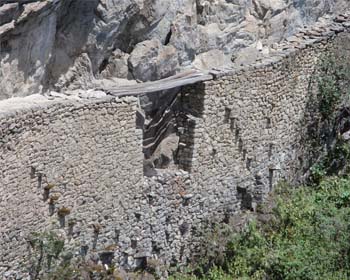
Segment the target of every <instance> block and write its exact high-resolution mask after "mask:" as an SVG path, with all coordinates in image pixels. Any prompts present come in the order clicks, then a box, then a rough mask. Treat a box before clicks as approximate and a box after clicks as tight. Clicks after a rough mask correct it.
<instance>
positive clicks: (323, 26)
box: [209, 10, 350, 80]
mask: <svg viewBox="0 0 350 280" xmlns="http://www.w3.org/2000/svg"><path fill="white" fill-rule="evenodd" d="M341 33H350V11H349V10H348V11H346V12H344V13H342V14H339V15H337V16H335V17H329V16H328V17H325V18H322V20H320V21H319V22H317V23H315V24H314V25H313V26H311V27H309V28H306V29H302V30H300V31H299V32H298V33H296V34H294V35H293V36H291V37H288V38H286V39H285V40H284V41H282V42H281V43H279V44H275V45H274V46H273V48H272V49H271V52H270V53H269V55H267V56H265V57H262V58H259V59H257V60H256V61H255V62H253V63H250V64H245V65H243V64H241V65H236V66H235V68H229V69H228V68H223V69H212V70H211V71H209V73H210V74H212V75H213V76H214V80H217V79H222V78H225V77H230V76H234V75H237V74H240V73H243V72H248V71H251V70H253V69H263V68H265V67H270V66H274V65H276V64H278V63H281V62H282V61H283V60H284V59H286V58H288V57H291V56H293V55H295V54H297V53H298V52H300V51H302V50H304V49H307V48H311V47H315V46H317V45H319V44H325V43H327V42H328V41H329V40H332V39H334V38H335V37H336V36H337V35H339V34H341Z"/></svg>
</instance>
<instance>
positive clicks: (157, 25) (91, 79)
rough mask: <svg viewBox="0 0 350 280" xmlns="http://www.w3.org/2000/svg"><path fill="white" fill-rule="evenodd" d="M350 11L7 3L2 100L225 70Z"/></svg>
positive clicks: (216, 3)
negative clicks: (329, 17)
mask: <svg viewBox="0 0 350 280" xmlns="http://www.w3.org/2000/svg"><path fill="white" fill-rule="evenodd" d="M347 6H350V4H349V3H348V0H41V1H40V0H37V1H36V0H0V99H4V98H8V97H13V96H25V95H29V94H32V93H38V92H43V91H46V90H55V91H62V90H65V89H70V90H72V89H77V88H89V87H95V86H98V85H99V84H101V83H108V82H110V81H113V82H114V83H123V84H124V83H129V82H135V81H137V82H142V81H149V80H157V79H161V78H164V77H167V76H170V75H173V74H175V73H176V72H179V71H181V70H182V69H184V68H191V67H195V68H199V69H210V68H215V67H222V66H223V65H229V64H231V63H232V62H235V60H236V59H237V58H239V59H240V57H241V56H242V57H244V49H247V47H248V49H249V50H250V52H251V50H252V49H253V50H256V51H257V52H260V53H262V54H268V52H269V49H270V48H273V44H274V43H275V42H278V41H280V40H282V39H283V38H286V37H287V36H289V35H291V34H292V33H293V32H295V31H296V30H298V29H300V28H303V27H304V26H305V25H309V24H312V23H313V22H315V21H316V20H317V19H319V18H320V17H322V16H324V15H326V14H331V13H334V12H336V11H341V10H342V9H344V8H345V7H347ZM242 54H243V55H242ZM240 62H242V60H240ZM243 63H244V60H243ZM231 66H232V65H231Z"/></svg>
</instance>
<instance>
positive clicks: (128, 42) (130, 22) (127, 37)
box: [114, 6, 170, 54]
mask: <svg viewBox="0 0 350 280" xmlns="http://www.w3.org/2000/svg"><path fill="white" fill-rule="evenodd" d="M131 9H134V10H135V12H133V15H132V16H131V17H129V18H124V19H123V20H122V22H121V28H120V29H121V30H123V32H121V33H120V35H119V36H118V37H117V38H116V40H115V42H116V44H115V46H114V47H115V49H117V48H118V49H120V50H121V51H123V52H125V53H129V54H130V53H131V52H132V51H133V49H134V48H135V46H136V45H137V44H138V43H140V42H142V41H145V40H148V39H149V38H148V34H150V33H151V32H152V30H154V29H155V28H156V27H157V26H158V24H159V22H160V20H161V19H159V20H158V21H156V22H154V23H153V24H150V22H149V21H148V19H147V18H146V17H145V16H144V15H142V14H140V11H139V9H138V8H137V6H135V7H134V6H131V7H129V10H131ZM140 22H141V23H142V25H143V26H145V27H144V28H142V29H139V26H140ZM169 40H170V38H169Z"/></svg>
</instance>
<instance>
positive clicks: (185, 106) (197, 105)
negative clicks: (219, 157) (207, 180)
mask: <svg viewBox="0 0 350 280" xmlns="http://www.w3.org/2000/svg"><path fill="white" fill-rule="evenodd" d="M204 96H205V84H204V83H198V84H195V85H191V86H188V87H184V88H183V89H182V91H181V93H180V102H181V105H182V112H181V115H180V116H179V147H178V150H177V154H176V164H177V165H178V167H179V168H180V169H183V170H185V171H188V172H191V171H192V162H193V152H194V145H195V130H196V126H197V124H198V122H199V121H201V118H202V117H203V110H204Z"/></svg>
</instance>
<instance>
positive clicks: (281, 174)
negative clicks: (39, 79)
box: [0, 19, 350, 279]
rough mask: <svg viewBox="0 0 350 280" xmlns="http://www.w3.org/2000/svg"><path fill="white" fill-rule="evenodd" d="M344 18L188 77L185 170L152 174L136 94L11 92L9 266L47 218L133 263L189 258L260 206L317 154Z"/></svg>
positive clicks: (77, 245) (4, 202)
mask: <svg viewBox="0 0 350 280" xmlns="http://www.w3.org/2000/svg"><path fill="white" fill-rule="evenodd" d="M349 20H350V19H349ZM344 26H345V27H346V25H344ZM345 27H341V28H340V27H339V26H338V27H334V26H333V27H331V28H333V29H335V30H336V31H332V30H330V29H326V31H327V30H328V31H329V32H328V33H327V32H326V31H324V32H323V33H322V32H321V33H322V34H321V35H317V34H316V35H315V32H313V33H312V34H313V35H312V34H311V35H306V34H304V35H302V36H301V37H297V38H296V39H295V40H296V41H293V42H292V43H288V44H286V45H281V51H276V52H275V53H274V55H273V56H270V57H269V58H267V59H266V60H263V61H260V62H257V63H255V64H254V65H251V66H249V67H242V69H240V70H236V71H234V72H230V73H227V72H226V73H220V72H215V73H214V75H215V77H214V79H213V80H212V81H209V82H205V83H200V84H196V85H194V86H190V87H185V88H183V89H182V91H181V92H180V93H179V96H178V100H177V102H178V103H177V104H179V105H178V106H179V108H181V112H179V114H178V115H177V116H176V118H177V122H178V123H177V126H178V128H177V129H178V134H179V137H180V143H179V149H178V151H177V156H176V158H175V159H176V161H175V163H176V164H178V166H179V167H180V169H183V170H185V171H183V170H156V171H155V173H154V174H155V175H154V176H152V177H144V176H143V159H144V158H143V154H142V135H141V134H142V133H141V131H140V130H138V129H137V128H136V109H137V108H136V104H137V100H136V99H134V98H121V99H117V100H115V99H104V100H97V101H96V100H95V101H93V100H90V101H89V100H81V99H80V100H64V101H62V100H53V101H50V100H48V99H46V98H45V97H42V96H33V97H29V98H25V99H16V100H8V101H1V103H0V119H1V126H0V129H1V130H0V133H1V134H0V135H1V138H0V139H1V140H0V151H1V154H0V166H1V171H0V180H1V181H0V194H1V196H0V217H1V220H0V234H1V235H0V236H1V239H0V252H1V256H0V275H1V276H4V277H3V278H5V279H13V278H11V277H13V276H14V275H16V273H19V274H18V275H21V273H20V272H19V271H20V270H21V269H23V267H24V263H25V256H27V247H26V242H25V239H26V238H27V237H28V235H29V233H30V232H32V231H42V230H45V229H46V230H50V229H55V230H57V231H58V232H59V233H61V234H62V235H64V236H66V237H67V238H66V240H67V245H66V246H67V248H74V250H75V253H76V254H77V255H78V254H83V255H84V254H86V252H87V254H89V255H90V256H92V257H94V258H95V259H99V257H100V254H111V255H112V256H113V257H114V261H115V262H116V263H118V264H119V265H120V266H122V267H124V268H126V269H132V268H135V267H139V266H142V265H144V264H145V262H147V260H150V259H153V260H154V261H156V262H153V263H156V264H157V265H158V267H164V268H167V267H168V266H171V265H177V264H178V263H186V262H187V261H188V260H189V258H190V257H191V256H192V255H193V254H194V253H196V252H197V251H198V245H199V244H200V242H201V238H202V237H203V236H201V234H202V230H203V227H205V225H206V224H207V223H210V222H213V221H214V222H227V220H228V218H229V217H230V216H233V215H235V214H240V213H241V210H242V209H243V210H244V209H255V207H256V206H257V205H258V203H260V202H261V201H262V200H263V199H264V198H265V197H266V195H267V194H268V192H269V191H270V190H271V189H272V188H273V187H274V186H275V184H276V183H277V182H278V181H279V180H281V179H287V180H289V181H296V180H297V179H298V178H299V177H300V175H301V167H304V166H308V165H310V164H311V163H310V162H309V159H308V157H307V151H306V150H305V147H304V143H303V139H304V138H305V135H306V134H307V127H308V124H309V120H310V119H311V118H312V117H314V116H316V115H317V112H316V111H314V110H313V109H312V110H311V109H310V108H313V107H312V106H310V103H312V100H313V98H312V97H314V96H315V93H316V90H317V85H316V84H315V82H314V81H315V80H314V78H315V75H316V74H315V73H316V72H315V71H316V68H317V67H316V66H317V65H318V63H319V62H318V60H319V57H320V56H322V55H323V54H325V53H326V51H327V50H330V49H333V48H335V47H336V46H338V47H340V48H344V49H346V48H348V47H347V46H348V45H349V41H350V36H349V32H343V33H342V31H345ZM348 27H350V24H349V25H348ZM308 36H309V37H308ZM310 36H313V37H314V38H311V37H310ZM305 37H307V38H305ZM298 38H299V39H298ZM297 39H298V40H297ZM349 56H350V54H349ZM179 110H180V109H179ZM94 254H95V255H97V256H94ZM164 275H166V274H164Z"/></svg>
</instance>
